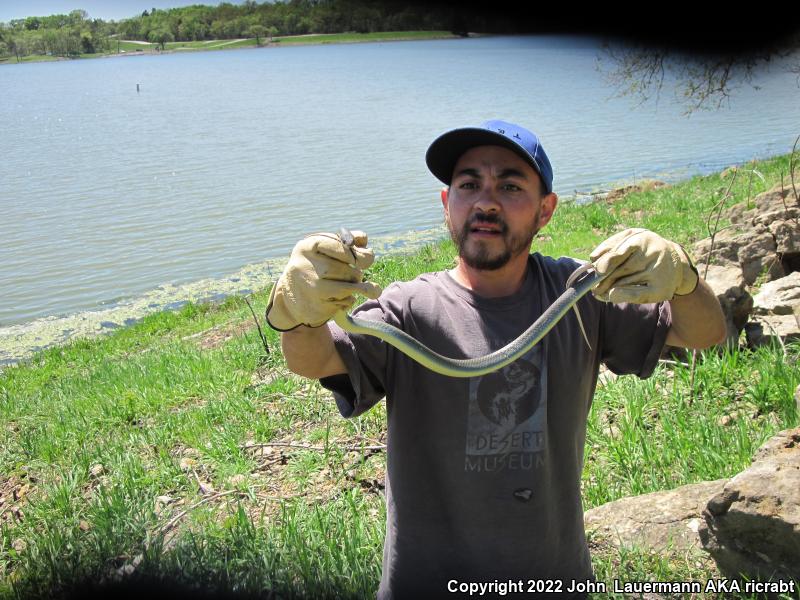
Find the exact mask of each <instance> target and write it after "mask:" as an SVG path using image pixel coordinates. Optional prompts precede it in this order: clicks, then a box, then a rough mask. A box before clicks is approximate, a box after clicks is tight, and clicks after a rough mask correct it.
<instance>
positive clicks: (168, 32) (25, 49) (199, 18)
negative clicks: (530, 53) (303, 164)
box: [0, 0, 524, 63]
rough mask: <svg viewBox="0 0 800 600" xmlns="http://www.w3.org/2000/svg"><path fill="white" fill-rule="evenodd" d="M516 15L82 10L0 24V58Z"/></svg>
mask: <svg viewBox="0 0 800 600" xmlns="http://www.w3.org/2000/svg"><path fill="white" fill-rule="evenodd" d="M522 29H524V28H523V23H522V21H521V20H520V19H519V17H518V15H515V14H514V11H498V10H495V9H493V7H491V6H487V7H485V8H481V9H474V10H453V9H452V8H451V7H449V6H446V5H437V4H430V3H416V4H415V3H406V2H397V0H370V1H369V2H367V1H365V0H322V1H319V0H291V1H289V0H283V1H282V0H277V1H266V2H261V3H258V2H256V1H255V0H247V1H245V2H243V3H242V4H232V3H229V2H222V3H220V4H218V5H216V6H210V5H202V4H194V5H191V6H183V7H177V8H169V9H157V8H152V9H150V10H144V11H142V13H141V14H137V15H132V16H131V17H130V18H126V19H121V20H119V21H114V20H110V21H104V20H103V19H96V18H91V17H90V16H89V13H87V12H86V11H85V10H73V11H71V12H70V13H69V14H56V15H50V16H30V17H25V18H21V19H12V20H11V21H9V22H8V23H0V61H2V62H5V63H10V62H36V61H39V62H41V61H49V60H61V59H71V58H94V57H100V56H113V55H123V56H128V55H130V54H131V53H133V54H145V53H148V52H150V53H158V52H173V51H174V52H178V51H206V50H212V49H214V50H221V49H230V48H243V47H259V46H264V45H266V46H267V47H272V46H278V47H281V46H290V45H296V44H341V43H355V42H388V41H401V40H419V39H441V38H457V37H469V36H471V35H474V34H470V33H469V32H472V31H481V32H490V33H496V34H514V33H519V32H520V31H521V30H522Z"/></svg>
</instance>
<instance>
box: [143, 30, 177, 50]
mask: <svg viewBox="0 0 800 600" xmlns="http://www.w3.org/2000/svg"><path fill="white" fill-rule="evenodd" d="M147 40H148V41H149V42H152V43H154V44H158V45H159V46H161V50H164V49H165V47H166V44H167V43H168V42H174V41H175V36H174V35H172V32H170V31H167V30H166V29H154V30H153V31H151V32H150V33H149V34H148V36H147Z"/></svg>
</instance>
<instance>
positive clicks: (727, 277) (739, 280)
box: [700, 264, 753, 346]
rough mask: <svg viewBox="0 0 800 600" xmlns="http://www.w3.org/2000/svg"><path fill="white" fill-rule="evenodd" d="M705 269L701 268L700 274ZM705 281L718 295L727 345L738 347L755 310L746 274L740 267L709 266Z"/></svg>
mask: <svg viewBox="0 0 800 600" xmlns="http://www.w3.org/2000/svg"><path fill="white" fill-rule="evenodd" d="M704 272H705V269H703V268H701V269H700V273H704ZM705 281H706V283H708V285H709V286H710V287H711V289H712V290H714V293H715V294H716V295H717V299H718V300H719V303H720V306H722V312H723V313H724V314H725V326H726V328H727V331H728V334H727V337H726V343H727V344H730V345H734V346H736V345H737V344H738V343H739V334H740V333H741V331H742V329H744V326H745V324H746V323H747V319H748V318H749V317H750V312H751V311H752V309H753V297H752V296H751V295H750V293H749V292H748V291H747V290H746V289H745V283H744V274H743V273H742V269H741V268H740V267H739V266H738V265H733V264H728V265H725V266H723V265H709V266H708V272H707V273H706V276H705Z"/></svg>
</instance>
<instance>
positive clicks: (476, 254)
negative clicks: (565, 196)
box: [447, 210, 540, 271]
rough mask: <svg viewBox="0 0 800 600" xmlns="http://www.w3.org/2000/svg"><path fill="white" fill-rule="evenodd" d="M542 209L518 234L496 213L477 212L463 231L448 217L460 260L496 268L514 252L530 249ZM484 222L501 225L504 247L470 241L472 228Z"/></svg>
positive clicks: (481, 267) (511, 256) (514, 253)
mask: <svg viewBox="0 0 800 600" xmlns="http://www.w3.org/2000/svg"><path fill="white" fill-rule="evenodd" d="M539 213H540V211H539V210H537V211H536V215H534V218H533V222H532V223H531V224H530V226H529V227H528V228H527V229H526V230H525V231H524V232H523V233H518V234H512V233H509V230H508V225H507V224H506V223H505V222H504V221H503V220H502V219H501V218H500V217H499V216H498V215H496V214H494V213H489V214H488V215H484V214H482V213H478V214H476V215H474V216H473V217H472V218H471V219H468V220H467V221H466V222H465V223H464V226H463V227H462V228H461V230H460V231H457V230H455V229H454V228H453V226H452V224H451V223H450V220H449V219H447V228H448V230H449V231H450V237H451V238H452V240H453V243H454V244H455V245H456V246H457V247H458V255H459V257H460V258H461V260H463V261H464V262H465V263H466V264H467V265H469V266H470V267H472V268H473V269H478V270H481V271H495V270H497V269H500V268H502V267H504V266H505V265H506V264H508V262H509V261H510V260H511V259H512V258H514V257H515V256H518V255H519V254H521V253H522V252H525V253H527V252H529V251H530V248H531V243H532V242H533V238H534V237H535V236H536V234H537V233H539V229H538V228H537V227H536V226H535V224H536V223H538V222H539ZM482 224H485V225H489V224H491V225H499V227H500V234H499V235H500V237H501V238H502V240H503V242H504V247H503V249H502V250H500V251H494V252H492V251H491V250H490V246H489V244H487V243H484V242H483V241H477V242H474V243H473V244H470V243H469V242H470V240H469V235H470V232H471V230H472V229H473V228H474V227H478V226H480V225H482Z"/></svg>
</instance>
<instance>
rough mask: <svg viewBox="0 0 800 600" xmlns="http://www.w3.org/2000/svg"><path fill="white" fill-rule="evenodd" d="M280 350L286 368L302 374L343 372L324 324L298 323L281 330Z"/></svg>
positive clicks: (328, 330)
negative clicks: (290, 328) (299, 324)
mask: <svg viewBox="0 0 800 600" xmlns="http://www.w3.org/2000/svg"><path fill="white" fill-rule="evenodd" d="M281 350H282V351H283V356H284V358H285V359H286V366H287V367H289V370H290V371H292V372H294V373H297V374H298V375H301V376H302V377H308V378H309V379H321V378H323V377H330V376H331V375H339V374H343V373H346V372H347V369H346V367H345V365H344V362H343V361H342V359H341V357H340V356H339V353H338V352H337V351H336V346H334V344H333V336H332V335H331V331H330V329H328V326H327V325H323V326H322V327H305V326H303V325H301V326H300V327H297V328H295V329H292V330H291V331H284V332H283V333H281Z"/></svg>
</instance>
